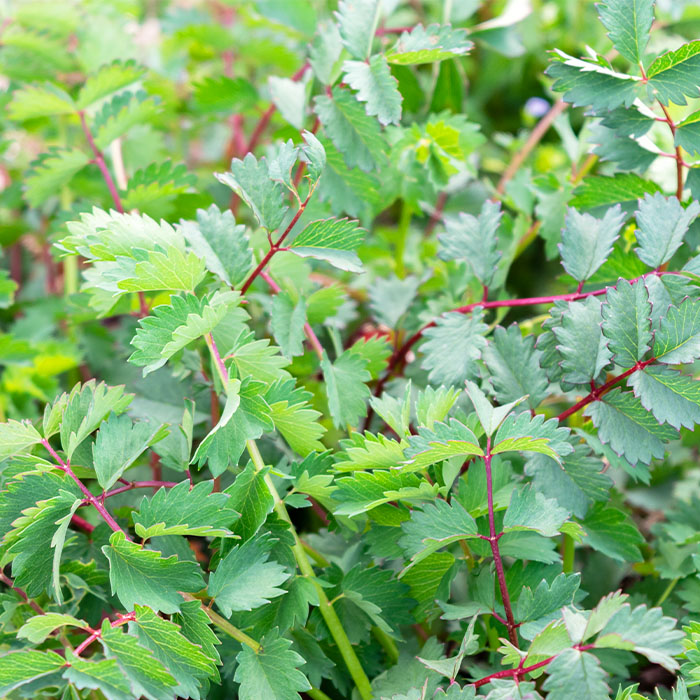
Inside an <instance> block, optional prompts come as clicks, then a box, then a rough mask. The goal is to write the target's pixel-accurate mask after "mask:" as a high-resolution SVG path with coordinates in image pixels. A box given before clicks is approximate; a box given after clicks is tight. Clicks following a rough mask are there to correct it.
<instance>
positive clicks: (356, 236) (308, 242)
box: [290, 219, 366, 273]
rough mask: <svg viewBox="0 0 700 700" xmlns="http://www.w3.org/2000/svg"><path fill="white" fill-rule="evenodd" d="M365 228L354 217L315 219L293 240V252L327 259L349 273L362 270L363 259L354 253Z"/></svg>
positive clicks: (363, 235)
mask: <svg viewBox="0 0 700 700" xmlns="http://www.w3.org/2000/svg"><path fill="white" fill-rule="evenodd" d="M365 233H366V231H365V230H364V229H363V228H360V226H359V225H358V222H357V221H353V220H352V219H321V220H320V221H312V222H311V223H310V224H308V225H307V226H306V227H305V228H304V230H303V231H302V232H301V233H300V234H299V235H298V236H297V237H296V238H295V239H294V241H293V242H292V244H291V248H290V250H291V252H292V253H294V254H295V255H298V256H299V257H300V258H315V259H317V260H325V261H327V262H329V263H331V265H334V266H335V267H337V268H339V269H341V270H348V271H349V272H358V273H359V272H362V262H361V261H360V258H359V257H358V256H357V253H356V252H355V251H356V250H357V248H358V246H359V245H360V244H361V243H362V241H363V239H364V237H365Z"/></svg>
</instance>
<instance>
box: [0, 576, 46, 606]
mask: <svg viewBox="0 0 700 700" xmlns="http://www.w3.org/2000/svg"><path fill="white" fill-rule="evenodd" d="M0 581H2V582H3V583H4V584H5V585H6V586H7V587H8V588H11V589H12V590H13V591H14V592H15V593H16V594H17V595H18V596H19V597H20V598H21V599H22V600H23V601H24V602H25V603H26V604H27V605H28V606H29V607H30V608H31V609H32V610H33V611H34V612H35V613H36V614H37V615H43V614H44V611H43V609H42V607H41V606H40V605H39V603H37V602H35V601H33V600H32V599H31V598H30V597H29V596H28V595H27V594H26V593H25V592H24V591H23V590H22V589H21V588H18V587H17V586H15V582H14V581H13V580H12V579H11V578H10V577H9V576H6V575H5V574H4V573H3V571H2V570H0Z"/></svg>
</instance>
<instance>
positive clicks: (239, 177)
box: [215, 153, 289, 231]
mask: <svg viewBox="0 0 700 700" xmlns="http://www.w3.org/2000/svg"><path fill="white" fill-rule="evenodd" d="M215 176H216V178H217V180H219V182H221V183H222V184H224V185H227V186H228V187H230V188H231V189H232V190H233V191H234V192H235V193H236V194H237V195H238V196H239V197H240V198H241V199H242V200H243V201H244V202H245V203H246V204H247V205H248V206H249V207H250V209H251V211H252V212H253V214H254V215H255V218H256V219H257V220H258V223H259V224H260V226H262V227H263V228H265V229H267V230H268V231H274V230H275V229H277V228H279V226H280V224H281V223H282V221H283V220H284V216H285V214H286V213H287V210H288V209H289V207H288V206H287V205H286V204H285V201H284V189H283V187H282V184H281V183H279V182H277V181H276V180H273V179H272V176H271V173H270V165H269V163H268V161H267V159H266V158H261V159H260V160H258V159H257V158H256V157H255V156H254V155H253V154H252V153H248V155H246V157H245V158H244V159H243V160H239V159H238V158H234V159H233V160H232V161H231V172H228V173H215Z"/></svg>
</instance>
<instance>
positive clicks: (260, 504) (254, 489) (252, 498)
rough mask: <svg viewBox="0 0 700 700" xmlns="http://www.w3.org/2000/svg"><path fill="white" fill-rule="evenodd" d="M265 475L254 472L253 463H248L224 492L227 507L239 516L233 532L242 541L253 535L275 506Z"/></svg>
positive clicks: (262, 472) (260, 472) (261, 472)
mask: <svg viewBox="0 0 700 700" xmlns="http://www.w3.org/2000/svg"><path fill="white" fill-rule="evenodd" d="M266 473H267V472H264V471H262V470H261V471H259V472H256V471H255V467H254V465H253V463H252V462H250V463H249V464H248V466H247V467H246V468H245V469H244V470H243V471H242V472H241V473H240V474H238V476H236V479H235V481H234V482H233V484H231V486H229V487H228V488H227V489H226V490H225V491H224V493H227V494H228V495H229V496H231V500H230V501H229V503H228V505H229V507H230V508H234V509H235V510H236V511H238V512H239V513H240V514H241V518H240V520H238V521H236V523H235V524H234V527H233V530H234V532H235V533H236V534H238V535H240V536H241V537H242V538H243V539H244V540H250V538H251V537H253V536H254V535H255V533H256V532H257V531H258V530H259V529H260V526H261V525H262V524H263V523H264V522H265V520H266V519H267V516H268V514H269V513H271V512H272V508H273V507H274V504H275V503H274V500H273V498H272V495H271V494H270V489H268V488H267V484H266V483H265V479H264V477H265V474H266Z"/></svg>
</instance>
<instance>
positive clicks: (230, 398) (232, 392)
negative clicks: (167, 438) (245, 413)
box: [190, 379, 241, 476]
mask: <svg viewBox="0 0 700 700" xmlns="http://www.w3.org/2000/svg"><path fill="white" fill-rule="evenodd" d="M240 387H241V382H240V381H239V380H238V379H229V380H228V381H227V383H226V386H225V387H224V393H225V394H226V403H225V404H224V410H223V411H222V412H221V417H220V418H219V420H218V422H217V423H216V425H215V426H214V427H213V428H212V429H211V430H210V431H209V432H208V433H207V434H206V435H205V437H204V439H203V440H202V442H200V443H199V445H198V447H197V449H196V450H195V453H194V455H192V459H191V460H190V463H191V464H194V463H195V462H199V463H200V464H201V463H202V462H203V461H204V458H205V457H208V455H209V451H210V450H211V449H212V444H213V443H214V442H215V441H218V439H219V438H221V436H222V435H223V434H224V433H223V431H224V430H225V428H226V426H227V425H230V424H231V418H233V415H234V413H236V411H237V410H238V407H239V406H240V404H241V397H240ZM227 466H228V465H227ZM213 471H214V470H212V473H213ZM216 471H218V469H217V470H216ZM217 476H218V474H217Z"/></svg>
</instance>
